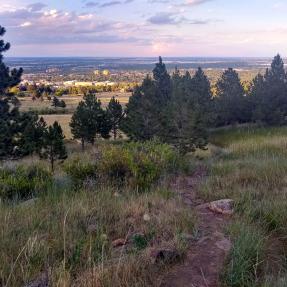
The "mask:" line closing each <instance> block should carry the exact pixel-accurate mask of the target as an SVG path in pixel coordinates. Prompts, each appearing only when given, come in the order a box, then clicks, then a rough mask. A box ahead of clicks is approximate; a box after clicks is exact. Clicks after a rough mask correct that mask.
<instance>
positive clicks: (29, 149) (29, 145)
mask: <svg viewBox="0 0 287 287" xmlns="http://www.w3.org/2000/svg"><path fill="white" fill-rule="evenodd" d="M46 132H47V124H46V122H45V120H44V119H43V118H42V117H41V118H40V119H39V120H38V116H37V115H36V114H32V115H31V119H30V120H29V123H28V124H25V125H24V131H23V134H22V137H21V142H20V149H21V154H22V155H28V154H33V153H40V152H41V149H42V147H43V145H44V136H45V133H46Z"/></svg>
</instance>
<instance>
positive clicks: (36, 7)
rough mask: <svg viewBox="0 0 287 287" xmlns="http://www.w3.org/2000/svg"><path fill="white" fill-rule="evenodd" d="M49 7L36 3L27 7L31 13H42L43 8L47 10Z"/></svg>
mask: <svg viewBox="0 0 287 287" xmlns="http://www.w3.org/2000/svg"><path fill="white" fill-rule="evenodd" d="M46 6H47V5H46V4H44V3H41V2H36V3H33V4H30V5H28V6H27V8H28V9H29V10H31V11H34V12H35V11H41V10H42V9H43V8H45V7H46Z"/></svg>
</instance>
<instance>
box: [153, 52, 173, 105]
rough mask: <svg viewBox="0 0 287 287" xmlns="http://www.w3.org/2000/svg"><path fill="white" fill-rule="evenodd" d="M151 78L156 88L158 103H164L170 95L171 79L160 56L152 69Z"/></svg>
mask: <svg viewBox="0 0 287 287" xmlns="http://www.w3.org/2000/svg"><path fill="white" fill-rule="evenodd" d="M153 79H154V81H155V86H156V89H157V101H158V104H159V105H160V104H163V105H165V104H166V103H167V101H168V100H169V99H170V96H171V79H170V75H169V74H168V72H167V69H166V66H165V64H164V63H163V61H162V57H159V62H158V63H157V64H156V66H155V68H154V69H153Z"/></svg>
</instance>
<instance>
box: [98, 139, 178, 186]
mask: <svg viewBox="0 0 287 287" xmlns="http://www.w3.org/2000/svg"><path fill="white" fill-rule="evenodd" d="M178 159H179V156H178V154H177V153H176V152H175V151H174V150H173V149H172V148H171V147H170V146H169V145H166V144H161V143H159V142H157V141H149V142H145V143H135V142H132V143H128V144H125V145H123V146H106V147H104V148H103V150H102V154H101V159H100V163H99V165H100V167H99V172H100V173H101V175H102V176H103V177H109V178H110V179H111V180H112V181H113V182H118V183H123V182H125V183H127V184H129V185H130V186H131V187H133V188H136V189H137V190H139V191H143V190H147V189H149V188H150V187H151V186H152V184H154V183H155V182H156V181H157V180H159V178H160V177H161V176H162V175H164V174H165V173H166V172H168V171H171V170H175V169H176V167H177V166H178V163H179V160H178Z"/></svg>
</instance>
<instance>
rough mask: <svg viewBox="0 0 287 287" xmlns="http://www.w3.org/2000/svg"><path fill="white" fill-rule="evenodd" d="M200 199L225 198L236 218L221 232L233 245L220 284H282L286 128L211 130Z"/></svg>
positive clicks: (286, 212) (237, 286)
mask: <svg viewBox="0 0 287 287" xmlns="http://www.w3.org/2000/svg"><path fill="white" fill-rule="evenodd" d="M211 142H212V144H214V145H216V146H217V147H214V146H213V147H212V151H213V152H212V155H211V156H210V157H208V160H207V161H208V165H209V167H210V176H209V177H208V178H207V180H206V181H205V182H204V183H203V184H202V187H201V190H200V193H201V196H202V197H203V198H205V200H207V201H209V200H214V199H222V198H231V199H234V200H235V203H236V216H235V219H234V220H233V223H232V225H231V226H230V228H229V230H228V231H227V232H229V233H230V235H231V237H232V238H233V240H234V247H233V250H232V253H231V255H230V258H229V260H228V262H227V264H226V270H225V274H224V276H223V281H224V283H225V284H226V286H234V287H244V286H246V287H247V286H250V287H251V286H268V287H269V286H270V287H271V286H272V287H273V286H278V287H279V286H287V276H286V275H285V270H286V251H287V249H286V243H287V241H286V238H287V237H286V236H287V226H286V222H287V200H286V199H287V193H286V190H287V149H286V147H287V129H286V128H285V127H282V128H255V127H249V128H248V127H244V128H237V129H229V130H226V129H225V130H224V129H223V130H220V131H217V132H214V133H213V134H212V136H211Z"/></svg>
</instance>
